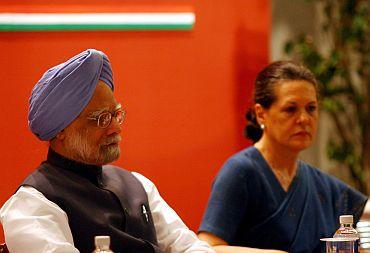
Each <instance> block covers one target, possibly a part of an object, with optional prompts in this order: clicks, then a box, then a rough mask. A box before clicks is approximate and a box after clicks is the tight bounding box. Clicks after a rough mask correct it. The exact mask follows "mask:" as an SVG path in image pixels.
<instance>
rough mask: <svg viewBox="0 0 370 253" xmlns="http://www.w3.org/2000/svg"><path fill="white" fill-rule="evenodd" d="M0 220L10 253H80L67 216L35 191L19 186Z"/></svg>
mask: <svg viewBox="0 0 370 253" xmlns="http://www.w3.org/2000/svg"><path fill="white" fill-rule="evenodd" d="M0 219H1V223H2V225H3V229H4V234H5V242H6V244H7V246H8V248H9V251H10V252H11V253H24V252H27V253H46V252H48V253H50V252H53V253H62V252H63V253H78V252H79V251H78V250H77V249H76V248H75V247H74V244H73V238H72V234H71V230H70V228H69V225H68V218H67V215H66V213H65V212H64V211H63V210H62V209H61V208H60V207H59V206H58V205H56V204H55V203H53V202H51V201H49V200H48V199H46V197H45V196H44V195H42V194H41V193H40V192H39V191H37V190H36V189H35V188H32V187H23V186H22V187H20V188H19V190H18V191H17V192H16V193H15V194H14V195H13V196H12V197H11V198H10V199H9V200H8V201H7V202H6V203H5V204H4V205H3V207H2V208H1V210H0ZM91 243H93V242H91Z"/></svg>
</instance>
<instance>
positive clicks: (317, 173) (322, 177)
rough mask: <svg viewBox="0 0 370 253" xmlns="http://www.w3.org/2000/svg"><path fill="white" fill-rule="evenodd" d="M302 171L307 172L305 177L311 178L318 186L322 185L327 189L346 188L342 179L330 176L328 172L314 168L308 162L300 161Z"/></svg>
mask: <svg viewBox="0 0 370 253" xmlns="http://www.w3.org/2000/svg"><path fill="white" fill-rule="evenodd" d="M299 163H300V167H301V169H303V170H304V171H305V175H306V176H307V177H310V178H311V179H312V180H313V181H314V182H316V184H320V185H322V186H325V187H329V186H345V185H346V184H345V183H344V182H342V181H341V180H340V179H338V178H336V177H334V176H332V175H329V174H328V173H327V172H325V171H323V170H321V169H319V168H317V167H315V166H312V165H310V164H308V163H306V162H303V161H299Z"/></svg>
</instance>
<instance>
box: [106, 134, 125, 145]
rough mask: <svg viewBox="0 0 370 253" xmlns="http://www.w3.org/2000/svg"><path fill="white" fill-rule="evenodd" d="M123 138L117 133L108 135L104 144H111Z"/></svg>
mask: <svg viewBox="0 0 370 253" xmlns="http://www.w3.org/2000/svg"><path fill="white" fill-rule="evenodd" d="M121 140H122V138H121V136H120V135H119V134H116V135H113V136H109V137H107V138H106V139H105V141H104V143H103V144H102V145H109V144H113V143H118V142H120V141H121Z"/></svg>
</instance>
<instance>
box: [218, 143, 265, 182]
mask: <svg viewBox="0 0 370 253" xmlns="http://www.w3.org/2000/svg"><path fill="white" fill-rule="evenodd" d="M258 159H259V157H258V150H257V149H256V148H255V147H253V146H251V147H247V148H245V149H243V150H240V151H239V152H237V153H235V154H233V155H232V156H230V157H229V158H228V159H227V160H226V162H225V163H224V164H223V166H222V168H221V170H220V173H221V174H225V173H227V174H229V173H233V174H234V175H235V172H237V175H247V174H249V173H253V172H255V171H258V167H259V166H258V164H259V161H258Z"/></svg>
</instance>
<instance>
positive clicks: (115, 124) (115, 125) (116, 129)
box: [108, 117, 122, 135]
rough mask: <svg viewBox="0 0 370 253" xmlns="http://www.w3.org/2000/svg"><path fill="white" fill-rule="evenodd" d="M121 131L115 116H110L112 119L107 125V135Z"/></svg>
mask: <svg viewBox="0 0 370 253" xmlns="http://www.w3.org/2000/svg"><path fill="white" fill-rule="evenodd" d="M121 131H122V125H121V124H120V123H119V122H118V120H117V118H116V117H112V121H111V123H110V125H109V126H108V135H110V134H119V133H121Z"/></svg>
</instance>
